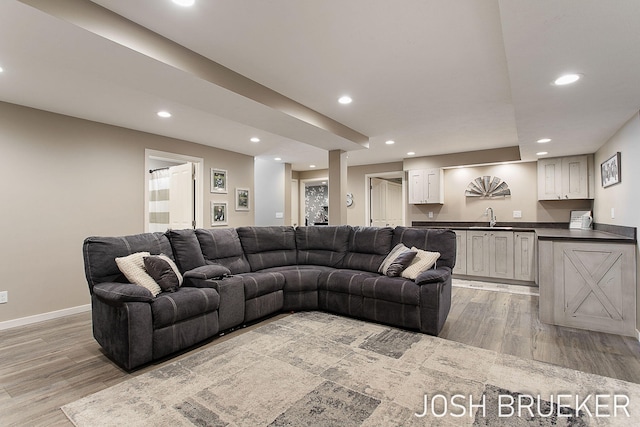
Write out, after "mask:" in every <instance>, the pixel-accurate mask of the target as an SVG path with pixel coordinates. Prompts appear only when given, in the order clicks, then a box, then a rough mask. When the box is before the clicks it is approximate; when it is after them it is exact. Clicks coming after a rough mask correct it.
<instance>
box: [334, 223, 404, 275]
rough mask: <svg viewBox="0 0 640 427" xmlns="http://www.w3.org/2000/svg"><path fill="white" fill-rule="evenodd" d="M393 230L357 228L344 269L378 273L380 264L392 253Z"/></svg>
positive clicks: (350, 242) (350, 239)
mask: <svg viewBox="0 0 640 427" xmlns="http://www.w3.org/2000/svg"><path fill="white" fill-rule="evenodd" d="M392 240H393V228H391V227H355V228H353V229H352V231H351V236H350V237H349V247H348V250H347V254H346V255H345V257H344V261H343V263H342V267H343V268H350V269H354V270H364V271H370V272H372V273H376V272H378V269H379V268H380V264H382V261H384V259H385V258H386V256H387V254H388V253H389V252H390V251H391V248H392V246H391V241H392Z"/></svg>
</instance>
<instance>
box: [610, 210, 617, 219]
mask: <svg viewBox="0 0 640 427" xmlns="http://www.w3.org/2000/svg"><path fill="white" fill-rule="evenodd" d="M615 217H616V210H615V208H611V219H613V218H615Z"/></svg>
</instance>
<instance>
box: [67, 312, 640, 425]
mask: <svg viewBox="0 0 640 427" xmlns="http://www.w3.org/2000/svg"><path fill="white" fill-rule="evenodd" d="M597 396H599V397H597ZM576 403H577V405H578V406H579V408H576ZM597 405H599V406H597ZM576 409H577V410H576ZM62 410H63V411H64V413H65V414H66V415H67V417H68V418H69V419H70V420H71V421H72V422H73V423H74V424H75V425H77V426H110V425H113V426H124V425H126V426H193V425H196V426H251V427H253V426H340V427H346V426H441V425H442V426H462V425H478V426H520V425H522V426H544V425H573V426H583V425H595V426H600V425H628V426H637V425H639V423H640V385H638V384H633V383H628V382H624V381H620V380H616V379H611V378H605V377H601V376H598V375H592V374H587V373H584V372H579V371H574V370H571V369H566V368H561V367H558V366H554V365H549V364H545V363H540V362H535V361H531V360H524V359H520V358H517V357H513V356H508V355H503V354H498V353H496V352H493V351H488V350H483V349H478V348H475V347H471V346H467V345H463V344H459V343H456V342H452V341H447V340H444V339H440V338H436V337H431V336H428V335H424V334H420V333H414V332H408V331H404V330H400V329H396V328H392V327H387V326H384V325H379V324H374V323H369V322H364V321H359V320H354V319H349V318H346V317H341V316H335V315H331V314H327V313H320V312H303V313H296V314H293V315H290V316H287V317H284V318H281V319H278V320H276V321H274V322H271V323H266V324H264V325H262V326H259V327H258V328H256V329H254V330H252V331H250V332H246V333H244V334H242V335H238V336H237V337H233V338H231V339H229V340H227V341H224V342H220V343H219V344H217V345H213V346H210V347H207V348H205V349H202V350H201V351H199V352H197V353H195V354H193V355H190V356H188V357H186V358H183V359H181V360H178V361H175V362H173V363H170V364H168V365H165V366H163V367H160V368H157V369H155V370H153V371H150V372H148V373H145V374H143V375H140V376H137V377H135V378H131V379H129V380H127V381H125V382H123V383H121V384H118V385H115V386H113V387H111V388H108V389H105V390H103V391H100V392H98V393H95V394H92V395H90V396H87V397H85V398H82V399H80V400H78V401H76V402H73V403H71V404H68V405H65V406H64V407H63V408H62ZM614 412H615V414H614ZM627 413H628V415H629V416H627ZM614 415H615V416H614Z"/></svg>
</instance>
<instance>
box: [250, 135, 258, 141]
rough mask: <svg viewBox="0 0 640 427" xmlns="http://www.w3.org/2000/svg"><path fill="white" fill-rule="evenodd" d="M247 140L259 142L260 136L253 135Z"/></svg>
mask: <svg viewBox="0 0 640 427" xmlns="http://www.w3.org/2000/svg"><path fill="white" fill-rule="evenodd" d="M249 141H251V142H260V138H258V137H255V136H254V137H253V138H251V139H250V140H249Z"/></svg>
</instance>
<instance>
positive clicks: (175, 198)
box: [169, 162, 195, 230]
mask: <svg viewBox="0 0 640 427" xmlns="http://www.w3.org/2000/svg"><path fill="white" fill-rule="evenodd" d="M169 174H170V187H169V227H170V228H172V229H174V230H180V229H185V228H193V227H194V223H195V206H194V202H195V196H194V189H195V181H194V175H193V163H191V162H187V163H185V164H183V165H178V166H172V167H170V168H169Z"/></svg>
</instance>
